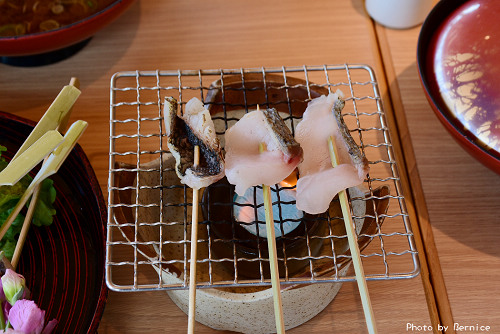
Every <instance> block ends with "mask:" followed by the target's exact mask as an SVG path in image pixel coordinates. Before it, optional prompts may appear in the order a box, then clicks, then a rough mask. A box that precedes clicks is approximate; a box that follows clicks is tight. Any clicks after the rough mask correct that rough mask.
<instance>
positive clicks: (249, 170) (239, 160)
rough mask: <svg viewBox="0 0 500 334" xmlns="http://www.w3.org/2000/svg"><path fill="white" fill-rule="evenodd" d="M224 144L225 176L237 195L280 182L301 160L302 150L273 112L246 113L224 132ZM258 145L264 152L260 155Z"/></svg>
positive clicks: (255, 111)
mask: <svg viewBox="0 0 500 334" xmlns="http://www.w3.org/2000/svg"><path fill="white" fill-rule="evenodd" d="M225 142H226V145H225V150H226V157H225V161H226V177H227V180H228V181H229V183H231V184H233V185H235V186H236V193H237V194H238V195H240V196H243V195H244V193H245V191H246V189H248V188H249V187H252V186H256V185H260V184H265V185H273V184H276V183H278V182H281V181H282V180H283V179H284V178H286V177H287V176H288V175H290V174H291V173H292V172H293V170H294V169H295V168H296V167H297V165H298V164H299V163H300V162H301V161H302V148H301V147H300V145H299V144H298V143H297V142H296V141H295V139H294V138H293V136H292V133H291V131H290V129H289V128H288V127H287V126H286V124H285V123H284V122H283V119H282V118H281V117H280V116H279V114H278V112H277V111H276V109H267V110H264V111H262V110H254V111H252V112H249V113H247V114H245V115H244V116H243V117H242V118H241V119H240V120H239V121H238V122H236V124H234V125H233V126H232V127H230V128H229V129H228V130H227V131H226V134H225ZM260 143H265V144H266V146H267V150H265V151H264V152H260V151H259V145H260Z"/></svg>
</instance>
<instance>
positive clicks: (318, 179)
mask: <svg viewBox="0 0 500 334" xmlns="http://www.w3.org/2000/svg"><path fill="white" fill-rule="evenodd" d="M343 107H344V100H343V93H342V92H341V91H340V90H337V92H335V93H330V94H329V95H328V96H325V95H323V96H320V97H318V98H316V99H314V100H312V101H311V102H309V104H308V106H307V109H306V111H305V112H304V115H303V117H302V120H301V121H300V123H299V124H298V125H297V128H296V135H295V138H296V139H297V141H298V142H299V143H300V145H301V147H302V149H303V150H304V161H303V162H302V163H301V164H300V165H299V166H298V169H299V175H300V178H299V180H298V181H297V202H296V205H297V208H298V209H299V210H303V211H305V212H307V213H310V214H319V213H322V212H325V211H326V210H328V207H329V206H330V202H331V201H332V199H333V198H334V197H335V195H336V194H337V193H338V192H339V191H341V190H343V189H346V188H350V187H354V186H357V185H359V184H361V183H363V181H364V178H365V176H366V174H367V173H368V161H367V160H366V157H365V156H364V154H363V152H362V151H361V150H360V149H359V147H358V146H357V144H356V143H355V141H354V139H353V138H352V137H351V135H350V133H349V129H347V126H346V125H345V123H344V120H343V118H342V115H341V111H342V109H343ZM330 136H333V137H334V139H335V143H336V147H337V153H338V156H339V157H338V160H339V164H338V166H337V167H335V168H332V164H331V160H330V152H329V149H328V139H329V137H330Z"/></svg>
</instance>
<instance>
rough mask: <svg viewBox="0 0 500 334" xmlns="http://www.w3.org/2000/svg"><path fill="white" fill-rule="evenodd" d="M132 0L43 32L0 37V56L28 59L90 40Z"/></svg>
mask: <svg viewBox="0 0 500 334" xmlns="http://www.w3.org/2000/svg"><path fill="white" fill-rule="evenodd" d="M134 1H135V0H117V1H115V2H113V3H112V4H111V5H109V6H108V7H106V8H105V9H103V10H101V11H100V12H97V13H95V14H93V15H91V16H89V17H87V18H85V19H83V20H80V21H77V22H75V23H72V24H70V25H66V26H63V27H61V28H59V29H55V30H50V31H46V32H40V33H34V34H28V35H22V36H15V37H0V56H9V57H12V56H27V55H36V54H41V53H46V52H50V51H55V50H60V49H63V48H65V47H68V46H71V45H74V44H77V43H79V42H82V41H84V40H86V39H88V38H90V37H92V36H93V35H94V34H95V33H96V32H97V31H99V30H101V29H102V28H104V27H105V26H106V25H108V24H109V23H111V22H112V21H114V20H115V19H116V18H118V17H119V16H120V15H121V14H122V13H123V12H124V11H125V10H126V9H127V8H128V7H130V5H131V4H132V3H133V2H134Z"/></svg>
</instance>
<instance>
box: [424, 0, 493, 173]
mask: <svg viewBox="0 0 500 334" xmlns="http://www.w3.org/2000/svg"><path fill="white" fill-rule="evenodd" d="M499 14H500V2H499V1H498V0H441V1H439V3H438V4H437V5H436V6H435V8H434V9H433V10H432V11H431V13H430V14H429V16H428V17H427V19H426V20H425V22H424V24H423V26H422V30H421V32H420V36H419V41H418V48H417V63H418V69H419V75H420V79H421V82H422V85H423V87H424V89H425V93H426V94H427V98H428V100H429V102H430V104H431V106H432V108H433V109H434V111H435V113H436V115H437V116H438V118H439V120H440V121H441V122H442V123H443V125H444V126H445V128H446V129H447V130H448V131H449V132H450V133H451V134H452V136H453V137H454V138H455V139H456V140H457V141H458V142H459V143H460V144H461V145H462V147H464V148H465V150H466V151H467V152H469V153H470V154H471V155H472V156H473V157H475V158H476V159H478V160H479V161H480V162H482V163H483V164H484V165H486V166H487V167H489V168H490V169H492V170H494V171H495V172H497V173H500V19H499Z"/></svg>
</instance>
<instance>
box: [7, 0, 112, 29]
mask: <svg viewBox="0 0 500 334" xmlns="http://www.w3.org/2000/svg"><path fill="white" fill-rule="evenodd" d="M114 1H116V0H0V13H1V15H0V37H6V36H21V35H26V34H33V33H37V32H43V31H49V30H54V29H58V28H60V27H63V26H66V25H69V24H71V23H74V22H77V21H80V20H82V19H84V18H86V17H88V16H90V15H93V14H95V13H97V12H99V11H101V10H102V9H104V8H106V7H108V6H109V5H110V4H111V3H113V2H114Z"/></svg>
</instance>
